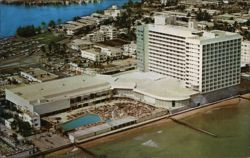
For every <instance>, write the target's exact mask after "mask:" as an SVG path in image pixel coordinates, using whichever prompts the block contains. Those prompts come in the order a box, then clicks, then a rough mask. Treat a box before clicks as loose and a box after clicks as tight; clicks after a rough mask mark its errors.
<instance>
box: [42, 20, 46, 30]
mask: <svg viewBox="0 0 250 158" xmlns="http://www.w3.org/2000/svg"><path fill="white" fill-rule="evenodd" d="M41 28H42V29H43V30H45V28H46V23H45V22H44V21H43V22H42V23H41Z"/></svg>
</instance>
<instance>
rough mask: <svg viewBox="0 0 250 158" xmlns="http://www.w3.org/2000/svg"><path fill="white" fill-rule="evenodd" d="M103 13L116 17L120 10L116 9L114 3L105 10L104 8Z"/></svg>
mask: <svg viewBox="0 0 250 158" xmlns="http://www.w3.org/2000/svg"><path fill="white" fill-rule="evenodd" d="M104 15H107V16H111V17H113V18H117V17H118V16H120V15H121V10H120V9H118V7H117V6H116V5H113V6H112V7H110V8H109V9H107V10H104Z"/></svg>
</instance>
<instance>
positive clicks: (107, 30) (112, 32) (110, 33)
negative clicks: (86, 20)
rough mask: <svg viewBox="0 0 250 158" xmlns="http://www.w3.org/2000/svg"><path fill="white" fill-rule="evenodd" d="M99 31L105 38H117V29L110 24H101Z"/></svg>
mask: <svg viewBox="0 0 250 158" xmlns="http://www.w3.org/2000/svg"><path fill="white" fill-rule="evenodd" d="M100 32H103V34H104V38H105V40H113V39H115V38H117V29H116V28H115V27H113V26H111V25H102V26H101V27H100Z"/></svg>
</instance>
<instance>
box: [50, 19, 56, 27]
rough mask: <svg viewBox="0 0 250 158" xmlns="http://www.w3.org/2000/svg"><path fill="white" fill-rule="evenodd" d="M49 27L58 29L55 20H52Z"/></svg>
mask: <svg viewBox="0 0 250 158" xmlns="http://www.w3.org/2000/svg"><path fill="white" fill-rule="evenodd" d="M48 26H49V27H50V28H55V27H56V23H55V21H54V20H50V22H49V24H48Z"/></svg>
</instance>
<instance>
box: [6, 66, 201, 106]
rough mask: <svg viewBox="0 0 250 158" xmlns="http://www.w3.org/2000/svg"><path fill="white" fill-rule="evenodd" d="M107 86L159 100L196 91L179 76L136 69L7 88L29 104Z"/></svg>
mask: <svg viewBox="0 0 250 158" xmlns="http://www.w3.org/2000/svg"><path fill="white" fill-rule="evenodd" d="M110 89H131V90H132V91H134V92H137V93H140V94H143V95H146V96H149V97H152V98H155V99H159V100H169V101H172V100H186V99H189V98H190V96H191V95H194V94H197V93H199V92H198V91H194V90H192V89H189V88H186V87H185V86H184V83H183V82H182V81H180V80H178V79H174V78H171V77H167V76H164V75H161V74H157V73H154V72H140V71H138V70H134V71H129V72H124V73H120V74H116V75H113V76H112V75H100V74H99V75H93V76H91V75H86V74H84V75H80V76H74V77H68V78H64V79H58V80H53V81H48V82H43V83H37V84H33V85H28V86H23V87H18V88H13V89H8V90H9V91H11V92H13V93H15V94H16V95H18V96H20V97H22V98H24V99H26V100H28V101H29V102H30V103H31V104H32V105H37V104H42V103H45V102H51V101H54V100H60V99H68V98H71V97H73V96H79V95H85V94H90V93H93V92H97V91H103V90H110Z"/></svg>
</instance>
